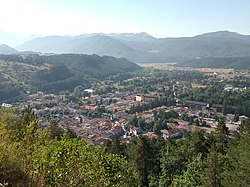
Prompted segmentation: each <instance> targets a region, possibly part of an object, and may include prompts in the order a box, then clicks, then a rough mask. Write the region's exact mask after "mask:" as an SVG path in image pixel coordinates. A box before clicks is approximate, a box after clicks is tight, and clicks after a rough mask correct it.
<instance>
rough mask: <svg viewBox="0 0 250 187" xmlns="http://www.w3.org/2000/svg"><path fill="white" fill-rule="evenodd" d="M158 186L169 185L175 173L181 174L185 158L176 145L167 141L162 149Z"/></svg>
mask: <svg viewBox="0 0 250 187" xmlns="http://www.w3.org/2000/svg"><path fill="white" fill-rule="evenodd" d="M160 161H161V173H162V174H161V176H160V181H159V186H160V187H165V186H170V184H171V183H172V181H173V179H174V177H175V176H176V175H181V174H182V171H183V169H184V168H185V165H186V161H187V158H186V157H185V154H184V153H183V152H182V151H181V150H180V149H178V147H177V146H176V145H175V144H173V143H171V142H168V143H167V145H166V146H165V147H164V148H163V149H162V155H161V160H160Z"/></svg>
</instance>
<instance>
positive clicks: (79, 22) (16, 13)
mask: <svg viewBox="0 0 250 187" xmlns="http://www.w3.org/2000/svg"><path fill="white" fill-rule="evenodd" d="M218 30H230V31H235V32H239V33H242V34H249V35H250V0H0V31H5V32H12V33H19V34H29V35H31V34H34V35H76V34H81V33H91V32H105V33H110V32H147V33H149V34H151V35H153V36H156V37H179V36H194V35H197V34H202V33H205V32H210V31H218Z"/></svg>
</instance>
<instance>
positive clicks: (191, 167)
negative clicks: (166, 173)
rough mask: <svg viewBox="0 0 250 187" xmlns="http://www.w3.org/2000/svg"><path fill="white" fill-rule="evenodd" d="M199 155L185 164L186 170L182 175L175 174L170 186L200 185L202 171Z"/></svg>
mask: <svg viewBox="0 0 250 187" xmlns="http://www.w3.org/2000/svg"><path fill="white" fill-rule="evenodd" d="M202 165H203V164H202V160H201V155H198V156H197V157H195V158H194V159H193V161H192V162H190V163H189V164H188V165H187V170H186V171H185V172H184V173H183V175H179V176H175V177H174V179H173V181H172V184H171V187H196V186H197V187H198V186H200V185H201V173H202Z"/></svg>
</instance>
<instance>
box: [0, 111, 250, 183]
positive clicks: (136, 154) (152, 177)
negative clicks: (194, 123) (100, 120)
mask: <svg viewBox="0 0 250 187" xmlns="http://www.w3.org/2000/svg"><path fill="white" fill-rule="evenodd" d="M170 113H171V112H170ZM139 121H140V122H139ZM139 121H137V118H136V124H141V125H142V124H143V123H144V122H143V121H141V120H140V119H139ZM131 123H133V121H131ZM0 129H1V131H0V137H1V138H0V150H1V154H0V185H1V184H2V185H5V186H6V185H7V184H8V186H22V187H26V186H27V187H28V186H34V187H40V186H51V187H52V186H53V187H54V186H65V187H74V186H77V187H78V186H83V187H85V186H86V187H97V186H103V187H111V186H114V187H128V186H129V187H138V186H142V187H144V186H147V187H149V186H150V187H158V186H159V187H180V186H190V187H196V186H202V187H211V186H223V187H231V186H234V187H241V186H249V184H250V180H249V175H250V167H249V157H250V146H249V142H250V136H249V135H250V121H244V122H243V123H242V125H240V127H239V132H238V133H237V134H236V135H235V136H234V138H229V136H228V129H227V127H226V125H225V123H224V121H223V120H222V119H221V120H219V122H218V127H217V128H216V131H215V132H214V133H211V134H209V135H206V134H205V133H204V132H202V131H198V132H195V133H191V134H190V133H186V134H185V135H184V136H185V138H184V139H182V140H178V141H176V140H164V139H163V138H159V139H149V138H147V137H146V136H139V137H137V138H134V139H132V140H131V142H130V143H128V144H121V142H120V140H119V139H113V141H106V142H104V144H102V145H99V146H93V145H89V144H87V142H86V141H85V140H84V139H81V138H80V137H77V136H76V135H75V134H74V133H73V132H72V131H71V130H68V131H63V130H62V129H60V128H58V127H57V126H56V123H55V122H53V121H50V124H49V125H48V126H47V127H43V128H42V127H41V125H40V124H39V122H38V120H37V119H36V118H35V115H34V114H33V113H32V111H31V109H30V108H26V109H25V110H24V111H22V113H21V114H14V113H13V112H12V111H8V110H5V109H4V108H1V107H0Z"/></svg>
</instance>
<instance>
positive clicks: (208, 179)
mask: <svg viewBox="0 0 250 187" xmlns="http://www.w3.org/2000/svg"><path fill="white" fill-rule="evenodd" d="M222 172H223V157H222V154H221V153H218V152H217V148H216V145H215V144H213V145H212V147H211V151H210V153H209V155H208V157H207V160H206V162H205V168H204V172H203V179H202V186H203V187H222V180H223V178H222Z"/></svg>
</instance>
